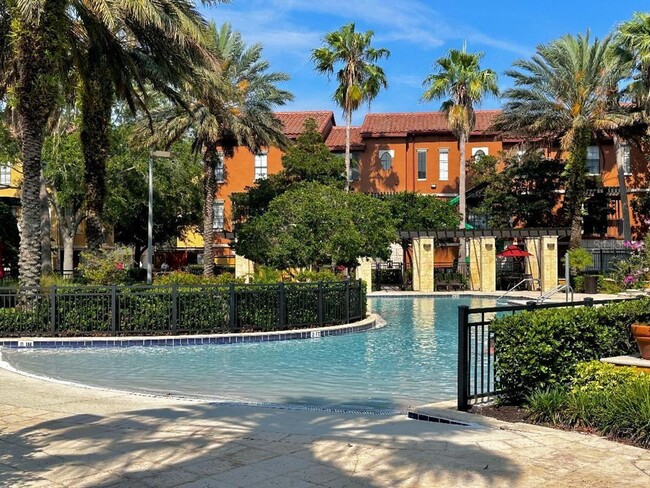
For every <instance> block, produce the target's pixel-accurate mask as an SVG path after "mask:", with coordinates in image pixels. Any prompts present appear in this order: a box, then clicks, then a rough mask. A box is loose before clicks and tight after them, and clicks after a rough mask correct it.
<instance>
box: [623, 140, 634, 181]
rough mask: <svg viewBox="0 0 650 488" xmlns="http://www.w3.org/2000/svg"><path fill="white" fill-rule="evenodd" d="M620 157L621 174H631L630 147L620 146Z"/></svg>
mask: <svg viewBox="0 0 650 488" xmlns="http://www.w3.org/2000/svg"><path fill="white" fill-rule="evenodd" d="M621 157H622V158H623V173H625V174H626V175H631V174H632V155H631V153H630V146H629V145H627V144H624V145H622V146H621Z"/></svg>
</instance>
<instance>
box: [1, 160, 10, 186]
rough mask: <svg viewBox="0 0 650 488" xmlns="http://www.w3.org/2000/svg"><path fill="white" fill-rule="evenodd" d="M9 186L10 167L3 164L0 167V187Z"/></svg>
mask: <svg viewBox="0 0 650 488" xmlns="http://www.w3.org/2000/svg"><path fill="white" fill-rule="evenodd" d="M10 185H11V165H10V164H3V165H1V166H0V186H10Z"/></svg>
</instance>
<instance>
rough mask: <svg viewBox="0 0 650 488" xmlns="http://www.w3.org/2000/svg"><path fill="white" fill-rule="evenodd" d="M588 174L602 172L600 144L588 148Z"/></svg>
mask: <svg viewBox="0 0 650 488" xmlns="http://www.w3.org/2000/svg"><path fill="white" fill-rule="evenodd" d="M587 174H590V175H599V174H600V151H599V149H598V146H589V147H588V148H587Z"/></svg>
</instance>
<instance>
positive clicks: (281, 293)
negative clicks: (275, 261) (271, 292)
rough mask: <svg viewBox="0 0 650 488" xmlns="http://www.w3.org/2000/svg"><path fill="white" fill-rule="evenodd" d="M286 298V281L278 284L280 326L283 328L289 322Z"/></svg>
mask: <svg viewBox="0 0 650 488" xmlns="http://www.w3.org/2000/svg"><path fill="white" fill-rule="evenodd" d="M286 305H287V304H286V299H285V293H284V281H281V282H280V283H279V284H278V327H279V328H282V327H283V326H284V325H286V323H287V317H286V310H287V309H286Z"/></svg>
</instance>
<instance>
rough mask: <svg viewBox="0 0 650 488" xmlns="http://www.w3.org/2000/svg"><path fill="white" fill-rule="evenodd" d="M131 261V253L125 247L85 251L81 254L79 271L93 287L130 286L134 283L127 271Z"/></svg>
mask: <svg viewBox="0 0 650 488" xmlns="http://www.w3.org/2000/svg"><path fill="white" fill-rule="evenodd" d="M131 261H132V257H131V251H130V250H129V249H128V248H125V247H118V248H115V249H112V250H109V251H99V252H93V251H85V252H83V253H81V264H80V265H79V270H80V271H81V273H82V275H83V277H84V279H85V280H86V281H87V282H88V283H90V284H93V285H129V284H132V283H133V282H132V279H133V277H132V276H130V275H129V272H128V269H127V268H128V267H129V264H130V263H131Z"/></svg>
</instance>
